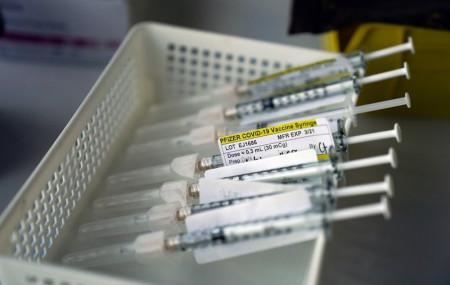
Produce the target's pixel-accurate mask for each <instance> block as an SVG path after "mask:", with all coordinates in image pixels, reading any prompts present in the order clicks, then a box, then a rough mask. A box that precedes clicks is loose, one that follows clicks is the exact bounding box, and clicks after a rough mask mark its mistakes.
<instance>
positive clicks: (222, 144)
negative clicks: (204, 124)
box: [218, 118, 334, 166]
mask: <svg viewBox="0 0 450 285" xmlns="http://www.w3.org/2000/svg"><path fill="white" fill-rule="evenodd" d="M218 143H219V148H220V153H221V155H222V160H223V162H224V164H225V165H227V166H228V165H234V164H240V163H244V162H248V161H253V160H259V159H263V158H267V157H273V156H277V155H283V154H288V153H293V152H297V151H302V150H307V149H313V150H315V151H316V153H317V155H318V158H319V159H327V158H328V157H329V155H328V150H329V147H330V146H334V140H333V135H332V133H331V129H330V126H329V124H328V120H327V119H324V118H318V119H311V120H306V121H296V122H291V123H287V124H283V125H277V126H271V127H267V128H261V129H255V130H251V131H245V132H242V133H238V134H232V135H228V136H224V137H220V138H219V139H218Z"/></svg>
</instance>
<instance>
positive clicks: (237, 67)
mask: <svg viewBox="0 0 450 285" xmlns="http://www.w3.org/2000/svg"><path fill="white" fill-rule="evenodd" d="M165 59H166V91H167V95H169V96H176V97H179V96H192V95H197V94H202V93H204V92H205V91H208V90H211V89H213V88H216V87H220V86H224V85H230V84H233V85H234V84H244V83H246V82H247V81H248V80H250V79H254V78H258V77H260V76H264V75H267V74H269V73H272V72H275V71H280V70H281V69H282V68H286V67H287V64H285V63H281V62H279V61H277V60H270V59H267V58H257V57H254V56H249V55H244V54H237V53H230V52H223V51H216V50H211V49H206V48H200V47H196V46H192V45H186V44H180V43H174V42H172V43H168V44H167V47H166V58H165Z"/></svg>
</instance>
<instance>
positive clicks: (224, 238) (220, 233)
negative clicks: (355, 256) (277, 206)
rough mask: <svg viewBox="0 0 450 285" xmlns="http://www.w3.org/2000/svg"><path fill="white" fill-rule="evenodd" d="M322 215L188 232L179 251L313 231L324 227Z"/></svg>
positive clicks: (285, 218)
mask: <svg viewBox="0 0 450 285" xmlns="http://www.w3.org/2000/svg"><path fill="white" fill-rule="evenodd" d="M323 222H324V219H323V214H317V213H314V212H300V213H293V214H292V215H285V216H275V217H270V218H267V219H263V220H257V221H247V222H245V223H239V224H235V225H228V226H222V227H215V228H212V229H207V230H202V231H195V232H188V233H186V234H182V235H180V236H179V239H178V242H179V244H180V248H181V249H182V250H184V251H187V250H194V249H197V248H201V247H205V246H214V245H220V244H230V243H235V242H239V241H244V240H248V239H259V238H264V237H269V236H275V235H280V234H286V233H291V232H295V231H301V230H313V229H317V228H320V227H322V226H323Z"/></svg>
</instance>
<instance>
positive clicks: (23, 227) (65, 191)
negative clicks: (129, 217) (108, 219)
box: [10, 58, 137, 284]
mask: <svg viewBox="0 0 450 285" xmlns="http://www.w3.org/2000/svg"><path fill="white" fill-rule="evenodd" d="M135 77H136V75H135V66H134V59H132V58H130V59H129V60H128V61H127V62H126V64H124V66H123V67H122V69H121V71H120V73H119V74H118V75H117V77H116V80H115V82H114V84H113V85H112V86H111V88H110V89H109V92H108V93H107V94H105V96H104V99H103V100H102V101H101V103H100V104H99V106H98V108H97V109H96V111H95V112H94V114H92V116H91V117H90V118H89V120H88V121H87V122H86V126H85V127H84V130H83V131H82V132H81V133H80V134H79V136H78V138H77V139H76V140H75V141H74V144H73V146H72V148H71V149H70V151H69V153H67V155H66V156H65V158H64V159H63V161H61V163H60V165H59V166H58V167H57V168H56V169H55V171H54V173H53V174H52V175H51V176H50V177H49V179H48V182H47V184H46V186H45V187H43V189H42V190H41V191H40V193H39V195H38V196H37V197H36V200H35V201H33V202H32V206H31V207H30V209H29V210H28V211H26V212H25V215H24V216H23V218H22V220H21V221H20V222H19V224H18V225H17V227H16V230H15V231H13V232H12V233H11V235H10V243H11V254H12V256H14V257H16V258H18V259H23V260H28V261H37V262H39V261H41V260H43V259H45V257H46V256H47V254H48V250H49V248H51V247H52V245H53V244H54V242H55V240H56V239H57V238H58V236H59V234H60V232H61V230H62V229H63V228H64V225H65V224H66V221H67V220H68V219H70V216H71V213H72V210H73V209H74V208H75V207H76V205H77V203H78V201H79V200H80V199H81V197H82V196H83V194H84V192H85V191H86V189H87V187H88V184H89V183H90V181H91V177H93V176H94V175H95V173H96V172H97V170H98V168H99V166H100V165H101V164H102V161H103V159H104V158H105V155H106V153H107V152H108V151H109V148H110V146H111V144H112V143H113V141H114V140H115V138H116V136H117V134H118V133H119V132H120V130H121V129H122V127H123V125H124V123H125V122H126V121H127V119H128V118H129V116H130V114H131V112H132V111H133V110H134V108H135V107H136V103H137V98H136V91H135V82H134V78H135ZM27 282H28V283H30V282H31V283H30V284H33V283H32V282H33V278H31V279H29V280H27ZM44 284H47V283H45V282H44ZM52 284H53V283H52Z"/></svg>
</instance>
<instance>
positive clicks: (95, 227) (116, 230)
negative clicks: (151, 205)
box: [78, 212, 152, 238]
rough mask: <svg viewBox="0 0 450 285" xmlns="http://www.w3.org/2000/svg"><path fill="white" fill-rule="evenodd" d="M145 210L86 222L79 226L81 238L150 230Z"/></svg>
mask: <svg viewBox="0 0 450 285" xmlns="http://www.w3.org/2000/svg"><path fill="white" fill-rule="evenodd" d="M151 229H152V228H151V226H150V225H149V217H148V215H147V212H144V213H140V214H134V215H129V216H122V217H116V218H111V219H105V220H99V221H95V222H90V223H86V224H83V225H81V226H80V229H79V231H78V232H79V235H80V237H81V238H98V237H108V236H116V235H123V234H131V233H138V232H145V231H150V230H151Z"/></svg>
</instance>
